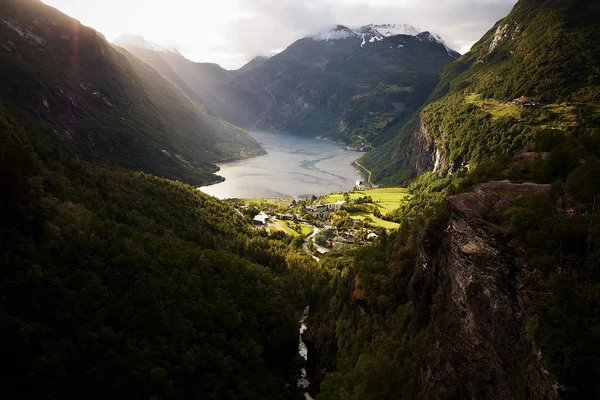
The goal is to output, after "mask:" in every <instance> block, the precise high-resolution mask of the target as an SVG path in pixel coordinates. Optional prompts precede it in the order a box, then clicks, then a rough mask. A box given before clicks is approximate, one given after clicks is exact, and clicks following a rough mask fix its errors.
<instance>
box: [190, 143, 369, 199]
mask: <svg viewBox="0 0 600 400" xmlns="http://www.w3.org/2000/svg"><path fill="white" fill-rule="evenodd" d="M252 136H254V138H256V140H257V141H258V142H259V143H260V145H261V146H262V147H263V148H264V149H265V150H266V151H267V154H266V155H264V156H261V157H256V158H250V159H246V160H240V161H234V162H230V163H223V164H219V167H220V168H221V170H220V171H219V172H218V173H217V174H218V175H220V176H222V177H224V178H225V181H224V182H221V183H218V184H216V185H211V186H205V187H201V188H200V190H202V191H203V192H204V193H207V194H210V195H212V196H215V197H217V198H219V199H228V198H248V197H292V198H299V197H310V196H312V195H313V194H314V195H317V196H318V195H322V194H327V193H332V192H342V191H348V190H351V189H352V188H353V187H354V185H355V183H356V181H357V180H359V179H362V178H361V175H360V174H359V172H358V171H357V170H356V169H355V168H354V167H353V166H352V165H351V163H352V161H354V160H356V159H357V158H358V157H360V156H361V155H362V153H359V152H356V151H351V150H347V149H346V148H344V147H343V146H340V145H337V144H333V143H330V142H326V141H323V140H316V139H310V138H305V137H300V136H293V135H285V134H275V133H261V132H253V133H252Z"/></svg>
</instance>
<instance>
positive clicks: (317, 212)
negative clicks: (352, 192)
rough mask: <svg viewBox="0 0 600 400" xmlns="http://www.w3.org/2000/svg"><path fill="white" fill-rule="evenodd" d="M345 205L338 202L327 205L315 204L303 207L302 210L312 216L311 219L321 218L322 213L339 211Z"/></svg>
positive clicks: (343, 202) (344, 202) (341, 201)
mask: <svg viewBox="0 0 600 400" xmlns="http://www.w3.org/2000/svg"><path fill="white" fill-rule="evenodd" d="M346 204H347V202H346V201H344V200H340V201H336V202H335V203H327V204H315V205H312V206H305V207H304V210H305V211H306V212H307V213H309V214H310V215H312V216H313V217H322V216H323V214H324V213H326V212H331V211H336V210H339V209H341V208H342V207H343V206H345V205H346Z"/></svg>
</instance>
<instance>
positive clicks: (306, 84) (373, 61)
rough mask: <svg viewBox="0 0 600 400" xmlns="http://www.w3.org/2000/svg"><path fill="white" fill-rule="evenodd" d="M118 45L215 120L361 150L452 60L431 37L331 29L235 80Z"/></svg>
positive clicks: (380, 28)
mask: <svg viewBox="0 0 600 400" xmlns="http://www.w3.org/2000/svg"><path fill="white" fill-rule="evenodd" d="M117 43H119V44H120V45H122V46H124V47H125V48H126V49H127V50H128V51H130V52H131V53H133V54H135V55H136V56H137V57H139V58H140V59H142V60H144V61H146V62H147V63H149V64H150V65H151V66H153V67H154V68H156V69H157V70H158V71H159V72H161V73H162V74H163V75H164V76H165V77H167V78H168V79H170V80H171V81H172V82H174V83H175V84H176V85H177V86H179V88H180V89H181V90H182V91H183V92H184V93H186V94H187V95H188V96H189V97H190V98H191V99H193V100H194V101H196V102H198V103H199V104H202V105H203V106H204V107H205V108H206V110H207V111H208V113H210V114H212V115H214V116H216V117H218V118H222V119H224V120H226V121H229V122H231V123H233V124H235V125H238V126H241V127H243V128H246V129H257V130H268V131H279V132H284V133H293V134H300V135H305V136H312V137H315V136H322V137H326V138H329V139H332V140H336V141H341V142H344V143H347V144H355V145H357V146H361V147H363V146H364V145H365V144H371V143H375V144H377V143H383V142H384V141H385V140H387V139H389V132H390V130H391V129H392V127H394V126H396V125H397V124H399V123H401V122H403V121H404V120H406V118H407V117H408V116H410V115H411V114H412V113H413V112H414V111H416V110H417V109H418V108H419V107H420V106H421V105H422V104H423V102H424V101H425V100H426V99H427V96H428V95H429V93H430V91H431V90H432V89H433V87H434V86H435V83H436V80H437V76H438V74H439V72H440V71H441V69H442V68H443V67H444V66H445V65H446V64H448V63H449V62H451V61H453V60H454V59H456V58H458V57H459V56H460V55H459V54H458V53H457V52H455V51H453V50H451V49H449V48H448V47H447V46H446V44H445V43H444V41H443V40H442V39H441V38H440V37H439V35H436V34H432V33H429V32H421V31H419V30H418V29H416V28H414V27H412V26H410V25H394V24H388V25H373V24H372V25H365V26H362V27H358V28H349V27H346V26H343V25H338V26H335V27H332V28H331V29H328V30H326V31H324V32H321V33H319V34H317V35H313V36H311V37H306V38H303V39H300V40H298V41H296V42H294V43H293V44H291V45H290V46H289V47H288V48H287V49H285V50H284V51H282V52H281V53H279V54H276V55H274V56H273V57H270V58H266V57H259V58H255V59H254V60H252V61H250V62H249V63H248V64H247V65H245V66H244V67H242V68H241V69H239V70H237V71H227V70H225V69H223V68H221V67H219V66H217V65H215V64H210V63H195V62H192V61H190V60H187V59H185V58H184V57H183V56H182V55H181V54H179V53H178V52H175V51H165V49H157V48H156V47H155V46H154V45H152V44H148V43H147V42H146V41H144V40H143V39H141V38H138V39H136V40H131V38H129V39H128V38H127V37H122V38H119V39H118V40H117Z"/></svg>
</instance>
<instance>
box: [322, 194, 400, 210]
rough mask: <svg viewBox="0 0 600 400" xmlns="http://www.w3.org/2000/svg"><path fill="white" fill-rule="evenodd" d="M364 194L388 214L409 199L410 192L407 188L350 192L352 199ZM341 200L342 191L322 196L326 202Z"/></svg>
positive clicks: (342, 198)
mask: <svg viewBox="0 0 600 400" xmlns="http://www.w3.org/2000/svg"><path fill="white" fill-rule="evenodd" d="M363 196H371V198H372V199H373V205H375V206H377V208H379V211H381V213H382V214H386V213H388V212H390V211H394V210H396V209H397V208H398V207H400V205H401V204H403V203H404V202H405V201H406V200H408V196H409V194H408V190H406V189H405V188H382V189H373V190H362V191H356V192H351V193H350V199H359V198H361V197H363ZM339 200H344V195H343V194H342V193H336V194H330V195H327V196H324V197H323V198H322V201H323V202H325V203H333V202H335V201H339Z"/></svg>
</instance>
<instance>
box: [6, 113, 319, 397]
mask: <svg viewBox="0 0 600 400" xmlns="http://www.w3.org/2000/svg"><path fill="white" fill-rule="evenodd" d="M0 130H1V132H2V135H1V136H0V161H1V162H0V184H1V185H2V187H3V190H2V191H1V195H0V249H1V252H0V253H1V256H0V271H1V272H0V273H1V279H0V293H1V297H0V325H1V330H2V332H3V335H2V336H3V338H4V340H3V341H2V345H1V347H2V350H1V352H2V354H3V357H2V364H3V367H4V368H3V370H4V371H5V373H4V374H3V375H2V377H1V378H0V390H1V391H2V393H3V398H6V399H23V398H37V399H42V398H43V399H55V398H82V397H85V398H97V399H105V398H108V397H110V398H139V399H148V398H173V399H198V398H203V399H224V398H228V399H256V398H265V399H267V398H271V399H276V398H285V397H288V396H289V392H288V391H287V389H286V386H285V385H286V384H287V383H288V382H289V375H288V374H289V373H291V372H292V371H291V368H292V367H293V359H294V356H295V354H296V351H297V321H298V318H299V313H298V312H299V311H300V310H302V309H303V308H304V307H305V305H306V304H307V302H308V299H307V293H306V291H305V290H304V289H303V288H304V287H305V286H304V285H305V284H306V285H308V286H306V287H310V279H309V277H308V269H307V268H309V267H310V266H311V262H312V261H311V260H310V259H308V257H307V256H300V255H296V254H295V253H294V251H293V250H291V249H289V248H288V242H285V241H281V240H274V239H270V238H268V237H267V236H266V235H260V234H258V233H257V232H253V231H251V230H250V229H251V228H250V225H249V224H248V222H247V221H244V220H243V219H242V217H241V216H239V215H238V214H237V213H236V212H235V211H234V210H233V208H231V207H230V206H228V205H226V204H224V203H222V202H220V201H218V200H216V199H214V198H212V197H209V196H206V195H204V194H202V193H201V192H199V191H197V190H194V189H193V188H192V187H189V186H186V185H184V184H182V183H178V182H174V181H168V180H165V179H162V178H158V177H154V176H151V175H147V174H144V173H142V172H130V171H126V170H123V169H120V168H118V167H111V166H107V165H103V164H95V163H90V162H86V161H79V160H76V159H74V158H72V157H70V156H69V155H65V154H62V153H60V152H58V151H50V152H48V150H46V149H45V148H44V146H40V137H39V136H37V135H36V134H35V133H34V132H32V131H31V130H29V129H28V128H26V127H24V126H23V125H22V124H21V123H20V122H19V119H18V118H15V117H14V116H12V115H11V114H10V113H9V112H7V110H6V109H4V108H0Z"/></svg>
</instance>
